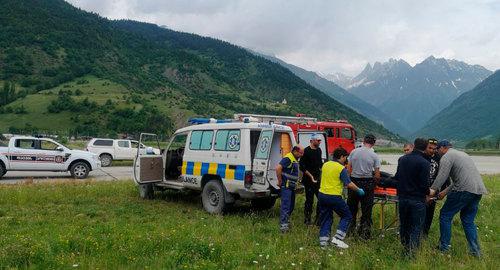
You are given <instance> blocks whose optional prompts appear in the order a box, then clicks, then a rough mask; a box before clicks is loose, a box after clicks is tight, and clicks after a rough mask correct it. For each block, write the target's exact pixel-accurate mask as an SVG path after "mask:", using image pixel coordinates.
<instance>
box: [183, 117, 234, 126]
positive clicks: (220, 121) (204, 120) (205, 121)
mask: <svg viewBox="0 0 500 270" xmlns="http://www.w3.org/2000/svg"><path fill="white" fill-rule="evenodd" d="M232 122H234V120H232V119H215V118H189V120H188V123H189V124H192V125H199V124H209V123H212V124H223V123H232Z"/></svg>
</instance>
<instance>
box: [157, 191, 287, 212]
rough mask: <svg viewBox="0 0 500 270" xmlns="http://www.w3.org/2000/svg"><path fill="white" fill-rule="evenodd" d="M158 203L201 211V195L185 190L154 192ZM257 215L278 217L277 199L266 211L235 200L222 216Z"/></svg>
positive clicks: (245, 201)
mask: <svg viewBox="0 0 500 270" xmlns="http://www.w3.org/2000/svg"><path fill="white" fill-rule="evenodd" d="M154 200H158V201H166V202H172V203H178V204H182V206H184V207H189V208H191V209H193V210H203V211H204V209H203V205H202V202H201V193H200V192H196V191H192V190H187V191H175V190H166V191H157V192H155V199H154ZM248 215H257V216H262V217H266V218H267V217H271V218H272V217H278V216H279V199H278V200H277V201H276V204H275V205H274V207H272V208H271V209H268V210H256V209H254V208H253V207H252V205H251V203H250V201H248V200H236V202H235V203H234V204H231V205H228V207H227V209H226V211H225V212H224V216H240V217H242V216H248Z"/></svg>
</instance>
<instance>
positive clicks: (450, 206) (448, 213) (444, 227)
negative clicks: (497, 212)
mask: <svg viewBox="0 0 500 270" xmlns="http://www.w3.org/2000/svg"><path fill="white" fill-rule="evenodd" d="M479 201H481V195H479V194H474V193H470V192H467V191H452V192H451V193H450V194H448V198H447V199H446V201H445V202H444V205H443V207H442V208H441V213H440V214H439V230H440V233H441V237H440V239H439V241H440V244H439V248H440V249H441V250H442V251H447V250H448V249H449V248H450V243H451V222H452V220H453V217H454V216H455V215H456V214H457V213H458V212H460V220H461V221H462V227H463V229H464V233H465V237H466V238H467V242H468V243H469V251H470V253H471V254H472V255H474V256H480V255H481V248H480V247H479V239H478V237H477V227H476V224H475V223H474V219H475V218H476V214H477V210H478V208H479Z"/></svg>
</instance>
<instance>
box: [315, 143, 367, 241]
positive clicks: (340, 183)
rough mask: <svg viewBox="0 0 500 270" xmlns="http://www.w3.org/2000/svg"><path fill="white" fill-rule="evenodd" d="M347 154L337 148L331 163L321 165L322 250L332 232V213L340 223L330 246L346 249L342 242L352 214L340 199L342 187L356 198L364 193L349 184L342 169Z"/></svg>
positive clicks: (343, 168) (320, 215)
mask: <svg viewBox="0 0 500 270" xmlns="http://www.w3.org/2000/svg"><path fill="white" fill-rule="evenodd" d="M348 156H349V154H348V153H347V151H346V150H345V149H344V148H337V149H335V150H334V151H333V161H328V162H326V163H325V164H323V167H322V170H321V183H320V187H319V194H318V200H319V219H320V231H319V244H320V246H321V247H322V248H324V247H326V246H327V245H328V240H330V232H331V230H332V223H333V212H334V211H335V213H337V215H339V216H340V222H339V224H338V226H337V231H336V233H335V235H334V236H333V237H332V238H331V244H332V245H333V246H336V247H339V248H348V247H349V246H348V245H347V244H346V243H345V242H344V241H343V240H344V238H345V236H346V232H347V229H348V228H349V223H350V222H351V220H352V214H351V212H350V211H349V207H348V206H347V204H346V203H345V201H344V199H343V198H342V191H343V189H344V186H346V187H347V188H348V189H351V190H352V191H354V192H356V193H357V194H358V196H364V195H365V191H364V190H363V189H362V188H359V187H358V186H356V184H354V183H353V182H351V179H350V178H349V172H348V171H347V169H346V168H345V167H344V164H345V163H346V161H347V157H348Z"/></svg>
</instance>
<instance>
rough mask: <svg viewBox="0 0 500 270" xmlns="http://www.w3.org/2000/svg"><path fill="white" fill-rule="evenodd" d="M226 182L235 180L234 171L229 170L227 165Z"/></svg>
mask: <svg viewBox="0 0 500 270" xmlns="http://www.w3.org/2000/svg"><path fill="white" fill-rule="evenodd" d="M226 180H234V169H229V165H226Z"/></svg>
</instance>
